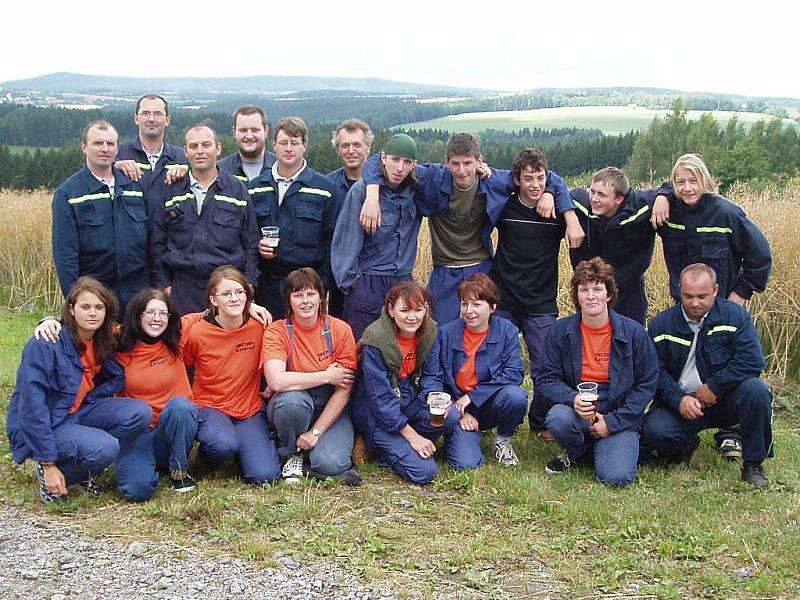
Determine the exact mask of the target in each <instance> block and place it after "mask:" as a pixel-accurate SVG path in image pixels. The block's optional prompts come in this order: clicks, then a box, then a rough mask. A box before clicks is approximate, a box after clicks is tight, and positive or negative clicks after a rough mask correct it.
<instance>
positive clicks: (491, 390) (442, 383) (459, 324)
mask: <svg viewBox="0 0 800 600" xmlns="http://www.w3.org/2000/svg"><path fill="white" fill-rule="evenodd" d="M465 327H466V325H465V323H464V321H463V320H461V319H458V320H456V321H452V322H450V323H448V324H447V325H443V326H441V327H440V328H439V332H438V334H437V336H436V342H435V343H434V344H433V347H432V348H431V351H430V353H429V354H428V358H427V360H426V361H425V365H424V367H423V370H422V378H421V381H420V393H419V395H418V401H419V402H423V403H424V402H426V398H427V395H428V393H429V392H436V391H444V392H447V393H448V394H450V397H451V398H452V400H453V402H455V401H456V400H458V399H459V398H460V397H461V396H463V395H464V394H465V393H469V398H470V400H471V402H472V404H474V405H475V406H476V407H478V408H480V407H481V405H482V404H483V403H484V402H486V400H488V399H489V398H490V397H492V396H493V395H494V394H496V393H497V392H498V391H500V389H502V388H504V387H506V386H509V385H520V384H522V378H523V376H524V374H525V370H524V367H523V364H522V357H521V354H520V346H519V329H517V327H516V326H515V325H514V324H513V323H512V322H511V321H508V320H506V319H503V318H501V317H497V316H492V317H491V320H490V321H489V332H488V333H487V334H486V339H485V340H484V341H483V343H482V344H481V345H480V347H479V348H478V351H477V352H476V354H475V374H476V376H477V378H478V385H476V386H475V387H474V388H473V389H472V390H470V391H469V392H466V391H465V390H462V389H460V388H459V387H458V385H457V384H456V376H457V375H458V372H459V371H460V370H461V367H462V366H464V362H466V360H467V354H466V352H464V328H465Z"/></svg>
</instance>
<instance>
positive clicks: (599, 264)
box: [569, 256, 618, 310]
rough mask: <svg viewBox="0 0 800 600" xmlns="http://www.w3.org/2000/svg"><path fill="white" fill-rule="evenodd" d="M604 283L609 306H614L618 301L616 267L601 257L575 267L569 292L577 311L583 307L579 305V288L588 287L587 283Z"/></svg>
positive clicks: (585, 261)
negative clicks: (581, 286) (615, 277)
mask: <svg viewBox="0 0 800 600" xmlns="http://www.w3.org/2000/svg"><path fill="white" fill-rule="evenodd" d="M594 282H596V283H603V284H605V286H606V292H607V293H608V306H609V308H610V307H612V306H614V303H615V302H616V301H617V293H618V292H617V282H616V281H614V267H612V266H611V265H610V264H608V263H607V262H606V261H604V260H603V259H602V258H600V257H599V256H595V257H594V258H592V259H589V260H584V261H581V262H579V263H578V266H577V267H575V272H574V273H573V274H572V278H571V279H570V280H569V292H570V296H571V297H572V304H574V305H575V310H580V309H581V305H580V304H579V303H578V286H580V285H586V284H587V283H594Z"/></svg>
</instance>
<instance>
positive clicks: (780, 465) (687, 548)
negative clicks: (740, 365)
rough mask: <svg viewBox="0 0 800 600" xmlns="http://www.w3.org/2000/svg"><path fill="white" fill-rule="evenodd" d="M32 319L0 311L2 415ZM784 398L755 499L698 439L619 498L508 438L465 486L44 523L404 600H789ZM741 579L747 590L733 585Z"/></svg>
mask: <svg viewBox="0 0 800 600" xmlns="http://www.w3.org/2000/svg"><path fill="white" fill-rule="evenodd" d="M37 317H38V315H29V314H26V315H15V314H11V313H9V312H7V311H5V312H2V311H0V318H2V320H3V323H4V326H3V330H2V333H1V334H0V342H2V345H1V346H0V369H2V371H1V372H0V385H2V398H3V399H4V401H3V402H2V403H0V404H2V408H5V402H6V401H7V400H5V399H7V398H8V396H9V394H10V392H11V386H12V385H13V379H14V371H15V368H16V363H17V361H18V358H19V350H20V348H21V346H22V344H23V343H24V341H25V339H26V338H27V335H28V333H29V332H30V330H31V327H32V326H33V324H34V323H35V321H36V319H37ZM796 391H797V390H790V389H786V390H782V391H781V394H780V398H781V400H782V402H781V405H782V406H784V408H781V410H780V411H779V413H778V414H777V415H776V417H775V424H774V427H775V441H776V446H777V448H778V452H779V458H778V459H777V460H774V461H769V463H768V464H767V469H768V475H769V476H770V477H771V479H772V482H773V486H772V488H771V489H770V490H769V491H767V492H755V491H753V490H751V489H750V487H749V486H748V485H746V484H744V483H742V482H741V481H740V480H739V478H738V469H737V468H736V466H735V465H731V464H728V463H725V462H724V461H722V460H721V459H720V458H719V456H718V454H717V453H716V452H715V451H714V450H713V449H712V448H711V447H710V440H711V436H710V432H707V433H706V434H705V436H704V442H705V443H704V444H703V445H702V446H701V448H700V450H699V451H698V452H697V454H696V455H695V457H694V460H693V461H692V465H691V467H690V468H688V469H685V468H673V469H665V468H646V469H643V470H642V471H641V472H640V477H639V480H638V482H637V483H636V484H635V485H634V486H632V487H630V488H627V489H622V490H617V489H611V488H608V487H605V486H602V485H599V484H597V483H595V482H594V480H593V472H592V470H590V469H588V468H584V467H578V468H576V469H573V470H572V471H570V472H568V473H567V474H565V475H564V476H561V477H558V478H552V477H548V476H547V475H545V473H544V471H543V466H544V463H545V462H546V461H547V460H548V459H549V458H551V457H552V456H553V455H554V454H555V453H556V448H555V447H554V446H553V445H544V444H542V443H541V442H539V441H537V440H535V439H534V438H533V437H532V436H530V435H529V434H528V432H527V430H526V429H525V428H520V430H519V432H518V434H517V437H516V442H515V446H516V448H517V450H518V453H519V454H520V458H521V461H522V462H521V464H520V466H519V467H518V468H514V469H510V470H509V469H504V468H500V467H499V466H498V465H497V464H496V463H494V461H493V460H491V459H488V460H487V463H486V465H485V466H484V467H483V468H481V469H480V470H478V471H472V472H454V471H452V470H451V469H449V468H448V467H446V466H444V465H440V466H441V476H440V478H439V479H438V480H436V481H435V482H434V483H433V484H431V485H429V486H426V487H416V486H412V485H409V484H406V483H403V482H402V481H400V480H399V479H398V478H397V477H395V476H394V475H392V474H391V473H388V472H386V471H383V470H381V469H380V468H379V467H378V466H377V465H376V464H374V463H373V464H371V465H369V466H367V467H366V468H364V469H363V474H364V476H365V484H364V485H363V486H362V487H360V488H347V487H345V486H342V485H338V484H334V483H318V482H311V481H307V482H304V483H302V484H300V485H298V486H295V487H291V486H285V485H282V484H278V485H275V486H271V487H270V486H265V487H251V486H247V485H245V484H244V483H242V482H241V481H240V480H238V479H237V478H235V475H234V474H233V470H232V468H231V469H229V470H228V472H227V473H221V474H218V475H217V476H216V477H214V478H212V479H208V480H203V481H201V482H200V483H199V485H198V491H197V492H196V493H193V494H189V495H188V497H185V496H178V495H176V494H174V493H173V492H171V490H169V489H168V488H167V486H166V485H162V488H161V489H160V490H159V491H158V493H157V494H156V496H155V498H154V499H153V500H151V501H150V502H147V503H144V504H140V505H133V504H128V503H125V502H123V501H122V500H121V499H120V498H119V497H118V496H117V495H116V494H107V495H106V496H105V497H104V498H102V499H100V500H89V499H86V498H76V499H71V500H70V501H69V502H68V503H67V505H66V506H65V507H64V508H63V509H55V510H53V509H49V512H51V513H54V515H51V516H55V514H59V513H60V518H64V519H67V520H69V521H70V522H71V523H72V524H74V525H77V526H79V527H81V528H83V529H84V530H85V531H87V532H88V534H90V535H97V536H112V537H115V538H118V539H121V540H123V541H125V540H132V539H160V538H168V539H172V540H173V541H175V542H177V543H179V544H186V545H191V546H192V547H193V548H196V549H200V550H201V551H202V552H204V553H206V554H208V555H215V554H221V553H232V554H234V555H237V556H240V557H243V558H247V559H249V560H253V561H255V562H257V563H259V564H264V565H276V564H279V563H280V560H281V556H283V555H289V556H292V557H294V558H295V560H298V561H299V562H304V561H329V562H333V563H335V564H336V565H338V566H339V567H340V568H342V569H346V570H348V571H351V572H354V573H356V574H358V575H360V576H361V577H362V578H364V579H365V580H370V581H376V582H380V583H381V584H385V585H388V586H390V587H392V588H393V589H395V590H398V591H399V592H400V593H401V594H403V595H406V596H409V597H412V596H423V597H431V598H432V597H439V596H441V594H442V593H443V592H445V591H447V592H449V593H451V594H452V593H455V594H457V595H459V597H464V598H467V597H509V596H510V597H525V596H526V594H527V595H532V594H534V593H539V592H548V593H549V594H550V596H551V597H558V598H562V597H567V596H573V597H598V596H602V595H606V594H619V595H631V596H637V597H640V598H641V597H659V598H687V597H692V598H698V597H704V598H755V597H758V598H764V597H770V598H772V597H786V598H791V597H797V596H798V595H800V579H799V578H798V575H797V573H798V572H799V570H800V558H798V553H797V546H798V542H800V536H798V521H799V520H800V515H799V514H798V511H799V509H800V503H799V501H800V497H798V492H797V490H798V480H799V479H800V440H798V435H797V432H798V429H797V428H798V420H797V418H796V413H795V410H796V402H794V401H793V400H792V399H793V398H796ZM786 407H788V408H786ZM2 412H3V413H4V412H5V411H4V410H3V411H2ZM491 441H492V440H491V437H489V438H488V439H485V440H484V443H485V445H488V444H489V443H490V442H491ZM0 464H2V469H0V502H5V503H14V504H18V505H22V506H24V507H26V508H28V509H30V510H32V511H35V512H39V513H44V512H48V509H45V508H44V507H43V506H41V505H40V504H39V503H38V501H37V499H36V494H35V486H34V477H33V474H32V469H31V468H30V463H28V464H27V465H23V466H21V467H18V466H16V465H14V464H13V462H12V461H11V458H10V455H9V453H8V447H7V442H6V441H5V440H2V443H1V444H0ZM111 477H112V476H111V474H107V475H105V480H106V482H108V483H110V482H111ZM542 563H543V564H544V565H545V567H546V569H547V570H548V571H549V572H550V574H551V576H552V578H548V577H547V576H546V575H545V574H543V573H542V570H541V567H540V565H541V564H542ZM743 567H749V568H750V569H751V570H752V573H753V574H752V576H749V577H739V576H737V575H736V570H737V569H741V568H743ZM504 595H505V596H504Z"/></svg>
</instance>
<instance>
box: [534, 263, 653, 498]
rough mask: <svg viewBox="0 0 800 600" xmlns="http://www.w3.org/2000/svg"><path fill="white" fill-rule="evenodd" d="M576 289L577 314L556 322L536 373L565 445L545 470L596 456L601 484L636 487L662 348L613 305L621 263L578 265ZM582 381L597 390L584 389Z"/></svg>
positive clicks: (553, 427)
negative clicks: (642, 439)
mask: <svg viewBox="0 0 800 600" xmlns="http://www.w3.org/2000/svg"><path fill="white" fill-rule="evenodd" d="M570 291H571V294H572V301H573V303H574V304H575V308H576V309H577V312H576V313H574V314H573V315H571V316H569V317H566V318H564V319H559V320H558V321H556V323H555V324H554V325H553V326H552V327H551V329H550V332H549V333H548V335H547V339H546V341H545V344H544V348H543V349H542V355H541V360H540V363H539V366H538V368H537V372H536V392H537V394H540V395H541V396H542V397H543V399H545V400H546V401H548V402H549V403H551V404H553V405H554V406H553V407H552V408H551V409H550V410H549V411H548V413H547V419H546V424H547V428H548V429H549V430H550V433H552V434H553V437H554V438H555V440H556V441H557V442H558V444H559V445H560V446H561V447H562V448H563V449H564V452H562V453H561V454H560V455H559V456H557V457H556V458H554V459H552V460H551V461H550V462H548V463H547V466H546V467H545V471H547V472H548V473H550V474H551V475H556V474H560V473H563V472H565V471H566V470H567V469H569V468H570V466H571V465H572V464H573V463H574V462H576V461H579V460H582V459H584V458H589V457H590V456H593V457H594V466H595V471H596V473H597V480H598V481H600V482H601V483H607V484H609V485H619V486H622V485H628V484H630V483H632V482H633V480H634V479H636V471H637V461H638V458H639V430H640V428H641V426H642V419H643V417H644V410H645V408H646V407H647V404H648V403H649V402H650V400H651V399H652V398H653V395H654V394H655V392H656V385H657V383H658V363H657V360H656V352H655V348H653V343H652V342H651V341H650V339H649V338H648V336H647V332H646V331H645V330H644V327H642V326H641V325H640V324H639V323H637V322H636V321H634V320H632V319H629V318H628V317H623V316H622V315H620V314H618V313H616V312H614V311H613V310H611V306H613V304H614V301H615V300H616V299H617V285H616V283H615V282H614V268H613V267H612V266H611V265H609V264H608V263H606V262H604V261H603V260H602V259H601V258H598V257H595V258H593V259H591V260H585V261H583V262H581V263H579V264H578V266H577V267H576V268H575V272H574V273H573V275H572V279H571V281H570ZM579 384H590V386H589V387H592V388H593V389H594V390H596V391H595V392H594V393H593V394H590V393H583V392H580V393H579V391H578V390H579V388H578V386H579ZM583 388H584V385H581V389H583ZM592 396H594V397H595V398H594V400H595V401H594V402H592V401H590V400H589V399H590V398H591V397H592Z"/></svg>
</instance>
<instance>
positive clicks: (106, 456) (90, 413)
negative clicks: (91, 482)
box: [53, 397, 153, 485]
mask: <svg viewBox="0 0 800 600" xmlns="http://www.w3.org/2000/svg"><path fill="white" fill-rule="evenodd" d="M152 414H153V413H152V411H151V410H150V407H149V406H148V405H147V404H146V403H145V402H142V401H141V400H136V399H134V398H117V397H110V398H95V399H93V400H92V401H91V402H85V403H83V404H82V405H81V407H80V408H79V409H78V410H77V411H75V412H74V413H72V414H71V415H69V416H67V418H66V419H65V420H64V421H63V422H62V423H61V424H60V425H58V426H57V427H55V428H54V429H53V436H54V437H55V441H56V450H57V451H58V460H57V461H56V466H57V467H58V468H59V469H60V470H61V472H62V473H63V474H64V479H65V480H66V482H67V485H72V484H74V483H79V482H82V481H86V480H87V479H88V478H89V476H90V475H91V476H93V477H94V476H97V475H100V473H102V472H103V471H104V470H105V469H106V467H108V466H109V465H110V464H111V463H113V462H114V461H115V460H116V459H117V456H118V455H119V453H120V450H124V449H125V448H127V446H128V445H129V444H131V443H132V442H133V440H135V439H136V437H137V436H138V435H139V434H140V433H142V432H143V431H145V430H146V429H147V427H148V426H149V425H150V420H151V419H152Z"/></svg>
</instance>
